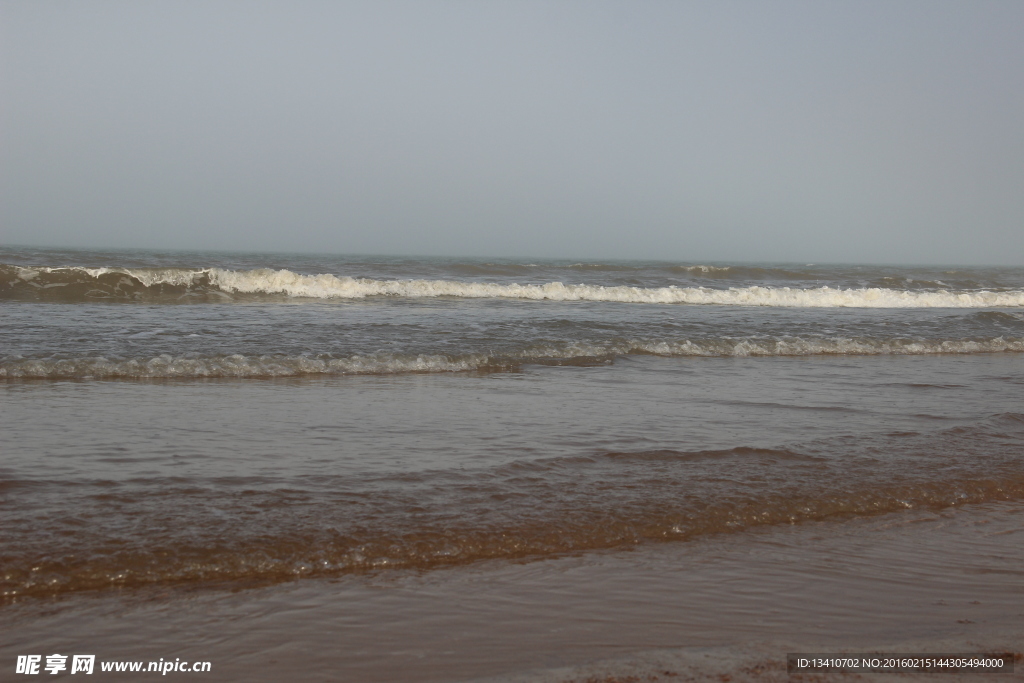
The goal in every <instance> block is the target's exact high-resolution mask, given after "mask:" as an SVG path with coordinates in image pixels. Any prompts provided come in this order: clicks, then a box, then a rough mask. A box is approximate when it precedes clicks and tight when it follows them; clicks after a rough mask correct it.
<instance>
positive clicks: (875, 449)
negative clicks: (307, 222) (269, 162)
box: [0, 247, 1024, 681]
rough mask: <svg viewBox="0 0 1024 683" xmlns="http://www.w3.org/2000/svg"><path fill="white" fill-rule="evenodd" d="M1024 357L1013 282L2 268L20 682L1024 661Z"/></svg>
mask: <svg viewBox="0 0 1024 683" xmlns="http://www.w3.org/2000/svg"><path fill="white" fill-rule="evenodd" d="M1022 352H1024V268H1019V267H964V266H931V267H923V266H899V265H829V264H803V263H800V264H792V263H790V264H778V263H750V264H740V263H676V262H655V261H650V262H646V261H644V262H640V261H610V260H609V261H597V262H591V261H574V260H528V259H470V258H412V257H409V258H404V257H372V256H365V257H363V256H358V257H357V256H333V255H303V254H245V253H214V252H156V251H141V250H134V251H133V250H112V251H87V250H56V249H32V248H10V247H9V248H2V249H0V406H2V407H0V430H2V435H3V438H2V446H0V449H2V455H0V595H2V602H0V612H3V613H5V617H4V619H3V620H2V621H3V624H2V625H0V633H2V634H3V638H2V640H0V666H2V667H3V670H5V671H7V673H9V674H10V673H11V672H13V671H14V670H15V669H14V667H15V662H16V660H17V659H18V657H19V656H23V655H33V654H38V655H42V656H43V662H44V663H45V656H46V655H50V654H52V653H63V654H65V655H74V654H95V655H96V658H97V661H98V662H101V661H114V660H118V661H120V660H125V661H127V660H140V661H141V660H145V661H153V660H160V661H161V662H162V661H193V662H194V661H200V660H201V661H209V662H210V663H211V665H212V669H211V671H210V672H208V673H204V674H198V673H188V674H186V673H184V672H180V671H172V673H171V674H170V675H172V676H177V677H180V678H197V679H198V678H202V679H208V680H250V681H273V680H283V679H288V678H293V679H296V680H298V679H301V680H325V681H326V680H352V681H469V680H505V681H512V680H516V681H520V680H522V681H527V680H530V681H532V680H537V681H540V680H544V681H548V680H550V681H576V680H579V681H582V680H609V681H610V680H661V679H664V680H670V679H673V678H674V679H675V680H687V679H686V678H676V676H684V677H685V676H689V677H690V678H689V680H704V678H701V677H705V678H707V680H726V679H722V678H721V676H729V677H730V678H731V680H737V681H738V680H746V679H749V680H775V679H778V680H784V679H785V678H786V674H785V666H784V664H785V657H786V653H787V652H841V651H850V652H854V651H864V650H863V648H867V647H870V648H875V649H876V650H887V651H902V652H929V651H931V652H941V651H945V652H980V651H983V650H984V651H1005V650H1010V651H1013V650H1015V651H1018V652H1019V651H1020V650H1021V649H1022V643H1024V353H1022ZM812 648H816V649H812ZM780 662H781V663H780ZM1021 666H1024V665H1021V664H1018V667H1021ZM780 667H781V668H780ZM64 673H67V672H64ZM97 674H99V675H101V676H103V675H106V676H109V677H110V678H111V680H115V679H118V678H120V679H124V675H123V674H122V675H121V676H118V675H117V674H116V673H106V674H105V673H104V672H102V671H100V670H99V664H97ZM151 675H152V674H151ZM630 676H633V677H634V678H633V679H630V678H629V677H630ZM588 677H589V678H588ZM642 677H646V678H642ZM773 677H774V678H773ZM929 680H930V679H929Z"/></svg>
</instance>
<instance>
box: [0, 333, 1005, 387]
mask: <svg viewBox="0 0 1024 683" xmlns="http://www.w3.org/2000/svg"><path fill="white" fill-rule="evenodd" d="M1006 352H1011V353H1012V352H1016V353H1021V352H1024V339H1021V338H1004V337H995V338H992V339H982V340H971V339H961V340H954V339H949V340H931V341H929V340H912V339H888V340H885V339H882V340H879V339H874V340H872V339H849V338H843V337H836V338H820V339H817V338H801V337H786V338H780V339H692V340H691V339H683V340H667V341H658V340H625V341H610V342H566V343H561V344H537V345H532V346H529V347H526V348H524V349H522V350H520V351H517V352H513V353H507V354H501V355H488V354H483V353H466V354H453V355H448V354H420V355H411V354H388V353H376V354H366V355H351V356H347V357H323V356H321V357H310V356H293V355H283V354H272V355H248V356H246V355H241V354H233V355H223V356H209V357H191V356H187V357H186V356H177V357H176V356H171V355H166V354H165V355H160V356H156V357H152V358H129V359H118V358H114V359H108V358H105V357H100V356H93V357H81V358H60V359H52V358H47V359H31V358H18V357H13V358H12V357H8V358H6V359H3V360H0V380H2V379H173V378H179V379H201V378H205V377H209V378H230V377H238V378H244V377H253V378H258V377H302V376H314V375H363V374H405V373H440V372H470V371H483V372H492V371H503V370H504V371H507V370H515V369H518V368H520V367H521V366H523V365H528V364H547V365H570V364H573V365H579V364H583V365H585V364H593V363H594V362H602V361H609V360H612V359H614V358H615V357H617V356H626V355H631V354H632V355H656V356H668V357H686V356H691V357H693V356H696V357H758V356H824V355H921V354H973V353H1006Z"/></svg>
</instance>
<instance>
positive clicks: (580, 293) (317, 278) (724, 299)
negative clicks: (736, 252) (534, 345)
mask: <svg viewBox="0 0 1024 683" xmlns="http://www.w3.org/2000/svg"><path fill="white" fill-rule="evenodd" d="M238 296H242V297H246V296H250V297H251V296H285V297H291V298H308V299H364V298H367V297H384V296H392V297H406V298H435V297H454V298H469V299H526V300H537V301H540V300H547V301H607V302H622V303H643V304H697V305H700V304H704V305H718V306H783V307H805V308H835V307H849V308H993V307H1011V308H1012V307H1024V291H1019V290H1012V291H988V290H981V291H956V290H943V291H919V290H918V291H908V290H902V289H888V288H878V287H865V288H849V289H842V288H833V287H827V286H825V287H814V288H807V289H799V288H790V287H762V286H753V287H731V288H728V289H712V288H707V287H677V286H669V287H631V286H601V285H586V284H566V283H564V282H548V283H546V284H499V283H489V282H460V281H455V280H373V279H365V278H351V277H346V276H341V277H339V276H336V275H329V274H322V275H302V274H299V273H294V272H292V271H290V270H270V269H258V270H247V271H234V270H224V269H220V268H208V269H201V270H190V269H179V268H138V269H125V268H25V267H20V266H0V298H6V299H31V300H53V301H66V302H75V301H89V300H104V299H107V300H148V299H154V298H156V299H161V298H164V299H166V298H168V297H169V298H170V299H172V300H173V299H179V300H180V299H185V298H189V297H192V298H196V297H206V298H212V299H213V300H218V299H224V298H236V297H238Z"/></svg>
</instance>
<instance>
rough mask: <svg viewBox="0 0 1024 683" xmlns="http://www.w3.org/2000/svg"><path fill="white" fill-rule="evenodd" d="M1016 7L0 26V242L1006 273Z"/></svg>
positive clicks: (484, 12)
mask: <svg viewBox="0 0 1024 683" xmlns="http://www.w3.org/2000/svg"><path fill="white" fill-rule="evenodd" d="M1021 36H1024V2H1021V1H1020V0H1008V1H1006V2H979V1H977V0H971V1H967V0H965V1H963V2H941V1H938V0H925V1H921V2H909V1H908V2H900V1H898V0H885V1H883V2H870V1H867V0H857V1H855V2H832V1H828V2H825V1H821V0H818V1H815V2H769V1H765V2H753V1H744V2H729V1H725V0H707V1H705V2H685V1H681V0H675V1H671V2H656V1H651V2H637V1H636V0H631V1H629V2H598V1H595V0H587V1H585V2H559V1H557V0H545V1H543V2H528V1H517V2H482V1H478V0H472V1H468V0H467V1H465V2H442V1H439V0H430V1H424V0H417V1H415V2H387V1H381V0H375V1H374V2H359V3H357V2H255V1H250V0H247V1H245V2H216V1H210V0H201V1H198V2H189V1H187V0H174V1H173V2H158V1H157V2H138V1H135V0H131V1H127V2H95V1H89V0H80V1H78V2H50V1H46V0H37V1H34V2H20V1H19V2H13V1H2V0H0V242H2V243H14V244H36V245H54V246H72V245H73V246H97V247H100V246H102V247H111V246H124V247H168V248H185V249H204V248H212V249H239V250H278V249H283V250H289V251H320V250H323V251H331V252H354V253H404V254H448V255H492V256H536V257H544V256H553V257H560V256H565V257H594V258H601V257H604V258H610V257H621V258H661V259H670V260H689V261H693V260H786V261H790V260H792V261H875V262H879V261H887V262H891V261H902V262H965V263H979V262H980V263H1010V264H1022V263H1024V39H1022V37H1021Z"/></svg>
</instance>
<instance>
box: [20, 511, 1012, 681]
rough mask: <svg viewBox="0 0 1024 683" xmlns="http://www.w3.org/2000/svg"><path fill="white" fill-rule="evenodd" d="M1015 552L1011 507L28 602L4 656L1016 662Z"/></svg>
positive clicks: (457, 671) (272, 674)
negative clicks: (832, 656) (329, 576)
mask: <svg viewBox="0 0 1024 683" xmlns="http://www.w3.org/2000/svg"><path fill="white" fill-rule="evenodd" d="M1021 537H1024V506H1022V504H1021V503H1020V502H1006V503H992V504H983V505H977V506H970V505H968V506H964V507H961V508H955V509H948V510H942V511H939V512H930V511H924V510H914V511H907V512H901V513H890V514H885V515H880V516H877V517H872V518H861V519H852V520H846V521H827V522H813V523H806V524H797V525H793V526H786V527H779V528H774V529H761V530H753V531H749V532H742V533H737V534H727V535H725V536H719V537H712V538H707V539H702V540H699V541H688V542H679V543H671V544H661V545H658V546H649V547H643V548H637V549H634V550H632V551H606V552H593V553H583V554H579V555H575V556H573V555H570V556H564V557H561V558H556V559H548V560H542V561H533V562H508V561H486V562H481V563H478V564H474V565H469V566H465V567H456V568H448V569H439V570H433V571H426V572H412V571H396V572H381V573H379V574H376V575H374V576H364V577H345V578H342V579H333V580H322V579H307V580H300V581H296V582H292V583H288V584H282V585H278V586H270V587H262V588H251V589H237V588H236V589H235V590H231V591H229V590H224V589H222V588H221V589H211V590H175V589H167V590H161V591H148V592H139V591H136V592H132V591H119V592H118V593H113V594H92V595H88V596H86V595H82V596H75V597H71V598H67V599H61V600H41V601H32V600H25V601H19V603H17V604H14V605H9V606H7V607H5V608H3V609H4V611H6V612H7V613H8V618H7V620H6V621H7V623H6V628H5V629H4V630H5V631H7V633H6V634H5V637H4V645H3V646H2V648H0V649H2V650H3V655H2V659H3V660H4V661H13V659H14V658H15V657H16V656H17V655H19V654H29V653H36V652H38V653H40V654H43V653H44V652H43V651H44V650H45V654H49V653H51V652H61V653H63V652H64V651H65V650H66V651H67V652H69V653H79V652H82V653H95V654H96V655H97V659H98V660H118V659H120V660H129V659H139V660H149V659H157V658H160V657H162V658H164V659H173V658H175V657H179V658H182V659H185V660H196V661H198V660H203V661H211V662H212V663H213V669H212V677H211V680H240V679H245V680H250V681H273V680H280V679H281V677H282V676H287V675H291V674H301V675H302V676H303V678H304V680H325V681H326V680H359V681H366V682H367V683H371V682H373V681H395V682H398V681H438V682H441V681H448V682H456V681H491V682H493V683H520V682H523V683H525V682H526V681H537V682H538V683H540V682H544V683H547V682H549V681H550V682H551V683H554V682H556V681H557V682H559V683H562V682H569V681H605V680H608V681H619V680H621V681H627V680H628V681H633V680H652V679H651V678H650V676H657V675H661V676H662V678H664V680H724V679H722V676H728V677H730V680H733V681H740V680H744V678H743V677H744V676H747V679H749V680H776V679H778V680H782V677H785V676H786V673H785V670H784V666H783V668H782V669H781V670H780V668H779V666H780V665H779V662H780V661H781V662H783V663H784V661H785V653H786V652H793V651H803V652H808V651H818V652H842V651H847V652H850V651H859V652H868V651H876V650H884V649H887V651H890V652H892V651H911V650H913V651H917V652H937V651H947V652H949V651H959V652H968V651H996V650H1013V651H1015V652H1019V651H1020V650H1021V649H1022V644H1024V628H1022V624H1024V569H1021V567H1024V543H1020V542H1019V539H1020V538H1021ZM808 648H810V649H808ZM904 648H910V650H907V649H904ZM951 648H952V649H951ZM1021 667H1022V665H1020V664H1018V666H1017V669H1018V671H1017V672H1015V673H1014V674H1013V677H1015V678H1016V677H1019V676H1020V675H1021V673H1024V670H1021ZM659 671H660V672H662V673H661V674H658V672H659ZM666 671H669V672H672V673H676V674H678V676H664V675H663V674H664V672H666ZM751 672H753V673H751ZM97 673H98V674H99V673H100V672H99V671H97ZM106 676H107V677H110V678H111V679H112V680H113V679H115V678H116V677H117V674H106ZM806 676H809V675H805V678H804V680H833V679H836V680H838V679H839V678H842V680H883V678H877V677H876V678H872V677H871V676H870V675H865V674H858V676H860V678H857V677H856V676H850V675H847V676H846V677H842V676H841V675H840V676H832V677H827V676H825V677H822V675H821V674H815V675H814V676H810V677H806ZM929 676H930V675H929ZM602 677H603V678H602ZM630 677H632V678H630ZM100 678H101V679H103V678H104V676H103V675H101V676H100ZM653 680H661V679H660V678H655V679H653ZM794 680H797V678H794ZM884 680H888V679H887V678H886V679H884ZM900 680H915V678H914V677H913V676H910V675H903V676H901V677H900ZM922 680H923V679H922ZM942 680H957V678H956V677H954V676H948V675H944V676H943V678H942ZM998 680H1007V677H1006V676H1000V678H999V679H998Z"/></svg>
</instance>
